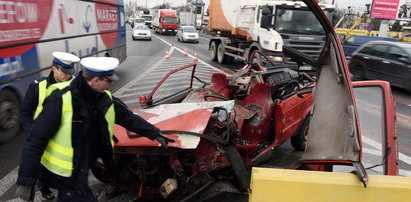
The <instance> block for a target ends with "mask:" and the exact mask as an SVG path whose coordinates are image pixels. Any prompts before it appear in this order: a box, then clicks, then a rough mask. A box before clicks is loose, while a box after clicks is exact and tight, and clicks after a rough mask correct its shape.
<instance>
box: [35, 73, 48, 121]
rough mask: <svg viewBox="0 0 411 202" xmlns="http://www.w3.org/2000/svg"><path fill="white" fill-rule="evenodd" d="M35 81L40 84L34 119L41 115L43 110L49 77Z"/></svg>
mask: <svg viewBox="0 0 411 202" xmlns="http://www.w3.org/2000/svg"><path fill="white" fill-rule="evenodd" d="M35 82H36V83H38V86H39V100H38V104H37V108H36V111H35V112H34V116H33V120H34V119H36V118H37V117H38V116H39V114H40V112H41V111H43V102H44V100H45V99H46V93H47V79H43V80H42V81H40V82H38V81H35Z"/></svg>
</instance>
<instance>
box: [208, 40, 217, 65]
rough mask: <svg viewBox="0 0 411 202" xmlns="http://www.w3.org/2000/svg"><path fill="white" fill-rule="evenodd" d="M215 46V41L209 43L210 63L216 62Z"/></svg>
mask: <svg viewBox="0 0 411 202" xmlns="http://www.w3.org/2000/svg"><path fill="white" fill-rule="evenodd" d="M217 46H218V43H217V42H216V41H212V42H211V45H210V57H211V60H212V61H217Z"/></svg>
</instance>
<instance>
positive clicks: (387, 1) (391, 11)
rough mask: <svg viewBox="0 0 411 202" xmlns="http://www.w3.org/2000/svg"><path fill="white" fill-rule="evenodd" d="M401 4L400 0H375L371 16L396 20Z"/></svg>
mask: <svg viewBox="0 0 411 202" xmlns="http://www.w3.org/2000/svg"><path fill="white" fill-rule="evenodd" d="M401 1H402V0H401ZM408 1H409V0H408ZM399 5H400V0H374V1H373V3H372V7H371V18H381V19H389V20H395V19H397V16H398V6H399Z"/></svg>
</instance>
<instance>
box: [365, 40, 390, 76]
mask: <svg viewBox="0 0 411 202" xmlns="http://www.w3.org/2000/svg"><path fill="white" fill-rule="evenodd" d="M389 48H390V46H389V45H386V44H374V45H373V46H372V50H371V51H370V53H369V55H363V56H362V58H363V61H364V64H365V65H366V68H367V70H366V71H367V78H370V79H382V80H385V79H383V78H384V75H383V72H384V70H383V68H382V66H383V65H384V64H387V63H389V62H388V60H387V54H386V53H387V51H388V50H389Z"/></svg>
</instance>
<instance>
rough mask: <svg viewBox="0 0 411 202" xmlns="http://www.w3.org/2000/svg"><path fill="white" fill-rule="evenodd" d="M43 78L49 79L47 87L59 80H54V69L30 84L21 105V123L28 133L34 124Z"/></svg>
mask: <svg viewBox="0 0 411 202" xmlns="http://www.w3.org/2000/svg"><path fill="white" fill-rule="evenodd" d="M43 80H47V87H49V86H50V85H51V84H54V83H57V81H56V80H54V75H53V71H50V74H49V75H48V76H47V77H42V78H40V79H37V80H36V81H37V82H34V81H33V82H32V83H31V84H30V85H29V88H28V89H27V92H26V95H25V96H24V99H23V103H22V106H21V123H22V126H23V129H24V131H25V132H26V133H28V131H29V130H30V127H31V125H32V124H33V116H34V112H35V111H36V109H37V105H38V104H39V83H40V81H43Z"/></svg>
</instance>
